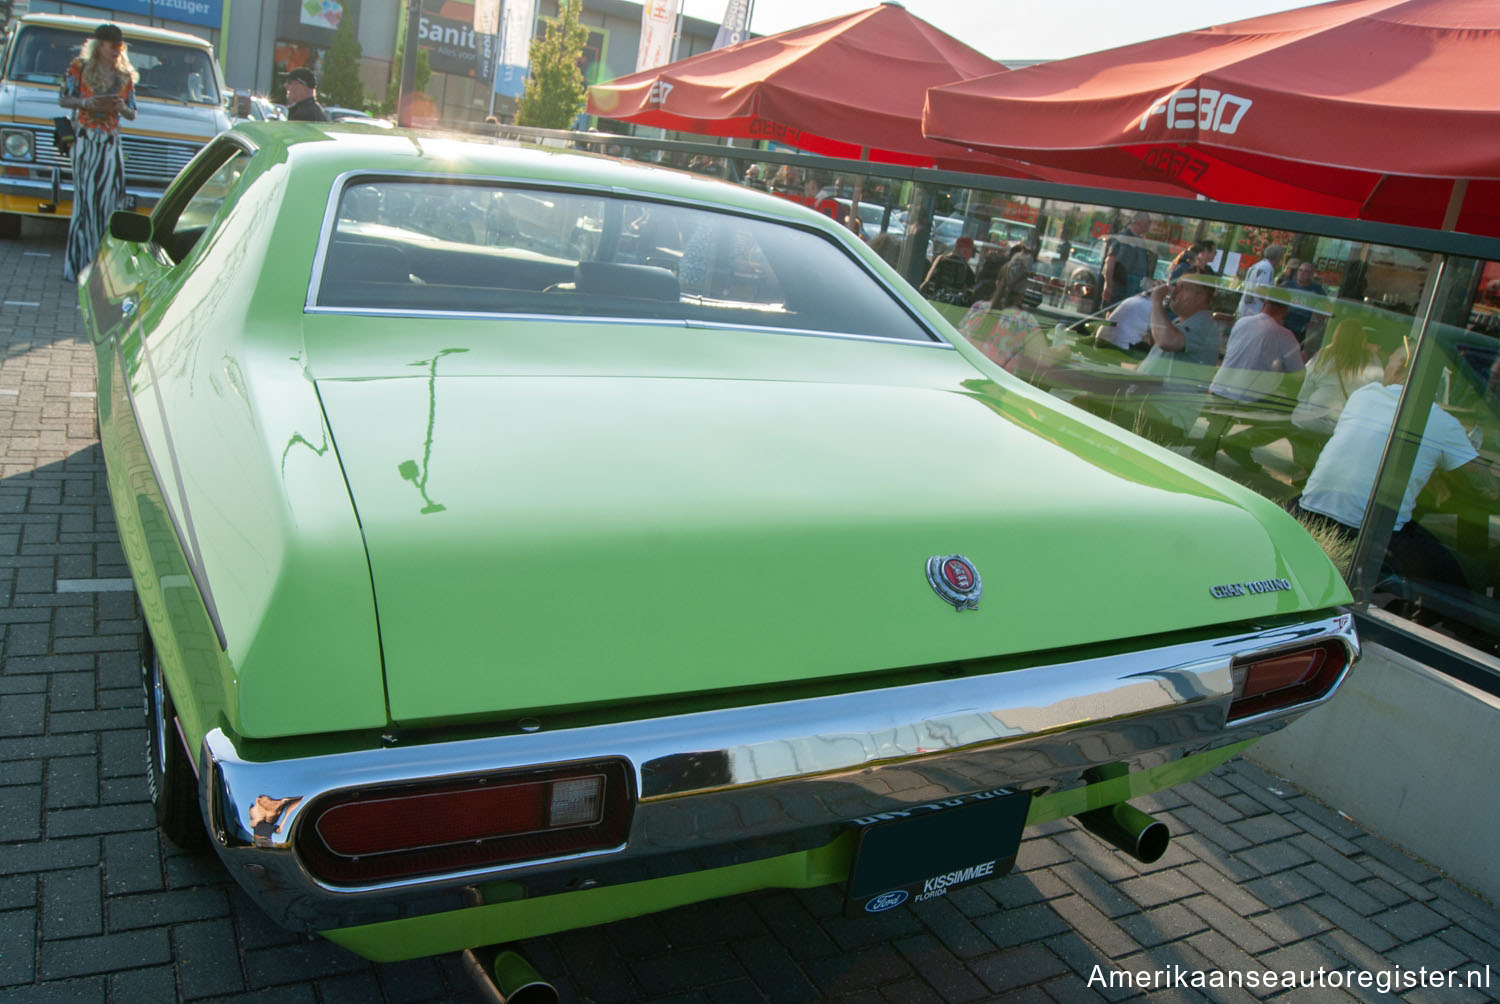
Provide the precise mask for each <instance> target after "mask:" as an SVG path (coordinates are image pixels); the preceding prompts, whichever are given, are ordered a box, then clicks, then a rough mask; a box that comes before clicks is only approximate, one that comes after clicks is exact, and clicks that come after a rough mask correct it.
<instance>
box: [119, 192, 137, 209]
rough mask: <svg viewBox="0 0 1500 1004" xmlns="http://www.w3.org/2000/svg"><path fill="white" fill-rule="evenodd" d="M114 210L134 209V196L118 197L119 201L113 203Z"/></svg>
mask: <svg viewBox="0 0 1500 1004" xmlns="http://www.w3.org/2000/svg"><path fill="white" fill-rule="evenodd" d="M115 208H116V209H134V208H135V196H134V195H129V194H126V195H122V196H120V201H119V202H117V203H115Z"/></svg>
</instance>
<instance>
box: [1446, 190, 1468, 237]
mask: <svg viewBox="0 0 1500 1004" xmlns="http://www.w3.org/2000/svg"><path fill="white" fill-rule="evenodd" d="M1468 194H1469V179H1468V178H1454V179H1453V191H1451V192H1449V193H1448V208H1447V210H1445V211H1444V213H1443V229H1444V230H1453V229H1455V228H1456V227H1457V226H1458V213H1459V210H1461V209H1463V205H1464V197H1465V196H1466V195H1468Z"/></svg>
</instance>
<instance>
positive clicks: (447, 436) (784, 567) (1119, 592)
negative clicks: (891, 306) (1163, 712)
mask: <svg viewBox="0 0 1500 1004" xmlns="http://www.w3.org/2000/svg"><path fill="white" fill-rule="evenodd" d="M954 362H956V363H960V365H962V363H961V360H958V359H956V358H955V359H954ZM430 369H431V372H429V373H425V374H424V373H423V372H422V371H421V370H417V371H415V372H412V371H409V372H412V376H411V377H381V378H375V379H358V380H356V379H342V380H340V379H326V380H320V381H319V382H318V389H319V393H320V395H321V397H322V400H323V405H324V409H325V412H326V414H327V415H328V418H329V422H330V425H331V427H332V429H333V432H334V438H335V441H336V445H337V450H338V453H339V457H340V460H341V462H342V464H343V466H344V469H345V472H346V476H347V478H348V481H349V485H350V489H351V494H352V497H353V499H354V502H355V506H356V509H357V512H358V517H359V520H360V523H361V526H362V529H363V532H364V536H365V541H366V546H367V549H368V553H369V559H370V568H371V573H372V576H373V580H374V586H375V596H376V603H377V607H378V611H379V619H380V632H381V643H382V648H383V655H384V659H385V670H386V680H387V692H388V697H389V702H390V712H391V716H392V718H393V719H394V720H396V721H400V722H413V723H415V722H424V721H434V720H439V719H454V718H462V717H470V716H472V717H485V716H495V715H497V714H512V713H522V712H533V711H536V710H539V709H547V708H559V707H566V706H576V705H597V704H604V703H609V702H620V701H628V700H635V699H644V698H653V697H660V696H665V695H677V694H684V693H694V692H703V691H713V690H721V689H728V688H742V687H774V686H777V685H782V684H787V683H790V682H794V681H805V680H812V679H819V678H828V677H842V676H849V675H851V674H861V673H869V672H873V671H879V670H887V669H893V668H903V667H914V666H920V665H930V664H940V663H949V662H952V661H955V660H964V659H974V658H983V657H990V656H997V655H1003V654H1008V653H1019V652H1031V651H1042V650H1048V649H1057V648H1061V647H1066V646H1074V645H1082V644H1087V643H1091V642H1101V641H1107V640H1113V639H1120V638H1129V637H1135V636H1145V635H1151V634H1153V633H1158V632H1163V631H1170V630H1177V629H1183V628H1189V627H1192V626H1195V625H1206V624H1211V623H1219V622H1225V621H1230V620H1237V619H1245V618H1251V617H1257V616H1263V615H1267V614H1274V613H1284V612H1290V611H1294V610H1298V609H1306V608H1308V607H1309V606H1315V605H1319V603H1320V600H1326V597H1327V596H1328V595H1331V594H1332V593H1333V592H1336V591H1337V589H1338V587H1337V579H1336V576H1334V575H1333V573H1332V570H1331V566H1329V565H1328V563H1327V562H1326V560H1322V559H1321V555H1320V554H1319V553H1318V552H1317V550H1316V547H1315V546H1313V545H1311V544H1310V542H1306V541H1305V535H1300V534H1298V533H1297V531H1296V528H1295V526H1293V525H1292V524H1291V523H1290V521H1289V520H1284V517H1278V516H1277V514H1275V513H1274V512H1273V513H1271V517H1272V520H1271V522H1270V523H1269V524H1268V523H1267V521H1266V513H1264V512H1261V513H1259V514H1257V513H1255V512H1253V511H1251V507H1253V505H1254V501H1253V499H1251V500H1247V499H1246V498H1245V497H1244V496H1243V495H1242V494H1240V493H1236V492H1235V491H1233V490H1229V491H1227V493H1226V492H1225V491H1222V490H1220V489H1217V488H1216V487H1215V484H1218V482H1215V481H1209V482H1205V481H1203V480H1202V479H1200V478H1199V477H1197V476H1195V475H1194V474H1193V473H1191V471H1190V470H1188V469H1186V467H1185V465H1182V466H1178V465H1173V464H1172V463H1171V462H1170V461H1167V460H1162V459H1160V458H1159V457H1157V456H1154V455H1147V454H1145V453H1142V452H1140V451H1138V450H1137V449H1135V448H1134V447H1132V446H1130V445H1128V443H1123V442H1121V441H1120V439H1118V438H1116V437H1114V436H1111V435H1110V434H1108V433H1105V432H1101V431H1100V430H1099V429H1097V428H1096V427H1095V426H1093V425H1090V424H1087V423H1086V422H1084V421H1082V420H1080V419H1078V418H1075V417H1071V416H1068V415H1066V414H1063V413H1060V412H1057V411H1054V410H1052V409H1051V408H1049V407H1048V406H1047V405H1046V404H1044V403H1040V402H1039V401H1038V399H1037V398H1036V397H1035V396H1032V395H1022V394H1017V393H1012V392H1010V391H1008V390H1007V389H1005V388H1002V387H1000V386H998V385H997V384H994V383H991V382H989V381H987V380H983V379H974V380H967V381H962V382H957V383H954V384H953V385H951V386H900V385H875V384H841V383H831V382H793V381H778V380H765V379H760V380H724V379H704V378H676V379H662V378H655V377H650V376H620V375H609V376H579V375H564V374H540V375H532V376H521V377H513V376H496V375H488V374H466V375H454V376H438V375H436V373H437V365H436V362H434V364H433V366H432V367H431V368H430ZM965 369H966V368H965ZM966 371H967V372H968V373H969V375H971V376H973V375H974V374H973V371H972V370H966ZM1225 488H1226V489H1227V488H1228V486H1227V485H1225ZM1246 494H1248V493H1246ZM1267 508H1268V509H1269V504H1267ZM1277 518H1281V519H1283V520H1284V522H1285V527H1281V526H1280V525H1279V524H1277V523H1276V522H1275V519H1277ZM1288 529H1289V530H1290V531H1292V536H1291V537H1288V536H1287V532H1286V531H1287V530H1288ZM1299 537H1300V538H1301V540H1302V541H1303V542H1304V543H1305V544H1306V546H1305V547H1302V549H1301V550H1300V551H1298V548H1297V547H1296V546H1294V547H1293V548H1292V549H1291V550H1292V551H1293V552H1296V554H1297V556H1296V557H1295V558H1294V557H1292V556H1290V555H1289V554H1288V553H1287V551H1286V550H1285V549H1284V548H1280V547H1278V544H1281V543H1285V541H1287V540H1288V539H1290V540H1292V541H1293V542H1294V543H1295V542H1296V541H1298V539H1299ZM1308 548H1311V553H1310V554H1309V553H1308ZM949 554H962V555H964V556H965V557H967V558H968V559H969V560H971V561H972V562H973V563H974V566H975V567H976V568H977V569H978V572H979V574H980V576H981V577H982V580H983V595H982V597H981V598H980V600H979V602H978V609H977V610H973V611H967V610H965V611H962V612H960V611H957V610H955V607H954V606H952V605H950V604H949V603H948V602H945V601H944V600H943V599H942V598H940V596H939V595H938V594H937V592H936V591H935V590H934V589H933V588H932V587H931V586H930V585H929V583H928V581H927V577H926V567H927V563H928V560H929V559H930V558H931V557H933V556H935V555H949ZM1294 565H1297V566H1298V567H1293V566H1294ZM1281 578H1286V579H1287V584H1288V585H1289V587H1290V588H1288V589H1279V588H1278V589H1275V590H1272V591H1269V592H1260V593H1248V594H1246V595H1243V596H1239V597H1236V598H1234V599H1219V598H1216V597H1215V596H1213V595H1211V592H1210V590H1211V588H1212V587H1214V586H1216V585H1219V584H1222V583H1229V582H1245V581H1250V580H1262V579H1281Z"/></svg>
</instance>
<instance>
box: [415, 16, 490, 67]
mask: <svg viewBox="0 0 1500 1004" xmlns="http://www.w3.org/2000/svg"><path fill="white" fill-rule="evenodd" d="M417 40H418V42H419V43H420V44H421V46H422V48H424V49H426V50H427V52H428V57H427V58H428V60H429V61H430V62H431V64H432V68H433V70H435V71H437V72H439V73H456V74H458V75H460V76H464V77H477V78H478V79H480V80H489V79H490V76H491V74H493V72H494V65H495V64H494V60H495V36H494V35H481V34H479V33H478V32H477V31H475V30H474V25H473V24H472V23H470V22H468V21H453V20H449V19H448V18H445V17H436V16H434V15H432V14H423V15H422V19H421V21H420V22H419V23H418V25H417Z"/></svg>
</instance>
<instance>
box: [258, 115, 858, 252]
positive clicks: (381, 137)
mask: <svg viewBox="0 0 1500 1004" xmlns="http://www.w3.org/2000/svg"><path fill="white" fill-rule="evenodd" d="M233 131H234V132H235V133H239V134H242V135H244V136H245V137H246V138H247V139H248V140H250V141H251V142H252V143H253V144H254V145H255V146H256V147H257V148H259V149H261V150H263V151H266V152H271V153H272V154H273V156H274V157H275V159H278V160H279V159H282V156H281V155H284V157H285V159H286V160H287V161H289V162H290V163H291V164H293V165H294V166H296V165H306V166H307V167H308V168H309V169H311V171H312V172H313V173H319V174H323V175H325V176H331V177H337V176H340V175H344V174H376V175H378V174H409V175H417V176H429V177H434V178H438V177H442V178H453V177H464V176H470V177H473V178H475V179H476V180H515V181H520V182H525V183H530V184H541V185H547V184H553V185H564V186H570V187H571V186H575V185H579V186H587V187H595V188H599V187H606V188H614V189H618V190H619V191H620V193H621V194H639V195H645V196H650V197H659V198H665V199H671V200H675V201H681V202H688V203H692V202H701V203H705V204H708V205H711V206H716V207H730V208H735V209H740V210H744V211H748V212H753V213H755V214H756V215H758V216H763V217H780V218H783V219H791V220H795V221H797V222H799V223H812V224H815V225H817V226H818V227H819V228H820V229H826V230H829V231H831V232H834V233H839V234H845V231H844V229H843V228H842V227H837V226H834V225H833V224H832V222H831V221H830V220H829V219H828V218H827V217H825V216H822V215H820V214H819V213H816V212H814V211H813V210H811V209H808V208H806V207H804V206H799V205H797V204H796V203H794V202H791V201H789V200H786V199H779V198H776V197H775V196H772V195H768V194H765V193H763V192H758V191H756V190H754V189H751V188H746V187H744V186H740V185H734V184H730V183H729V182H726V181H721V180H719V179H717V178H707V177H704V176H702V175H697V174H690V173H688V172H686V171H680V170H676V169H673V168H667V167H662V166H659V165H655V164H642V163H638V162H636V161H630V160H623V159H620V158H616V157H607V156H605V155H603V154H596V153H585V152H581V151H577V150H561V149H554V148H547V147H536V146H523V145H521V144H519V143H514V142H510V141H503V140H502V141H499V142H497V141H496V140H494V139H488V138H486V139H475V138H474V137H471V136H468V135H466V134H462V133H442V132H426V131H422V130H408V129H378V128H375V127H373V126H371V125H369V124H366V123H360V122H353V121H350V122H253V121H247V122H240V123H238V124H236V125H235V126H234V130H233ZM330 140H331V141H332V142H330Z"/></svg>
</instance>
